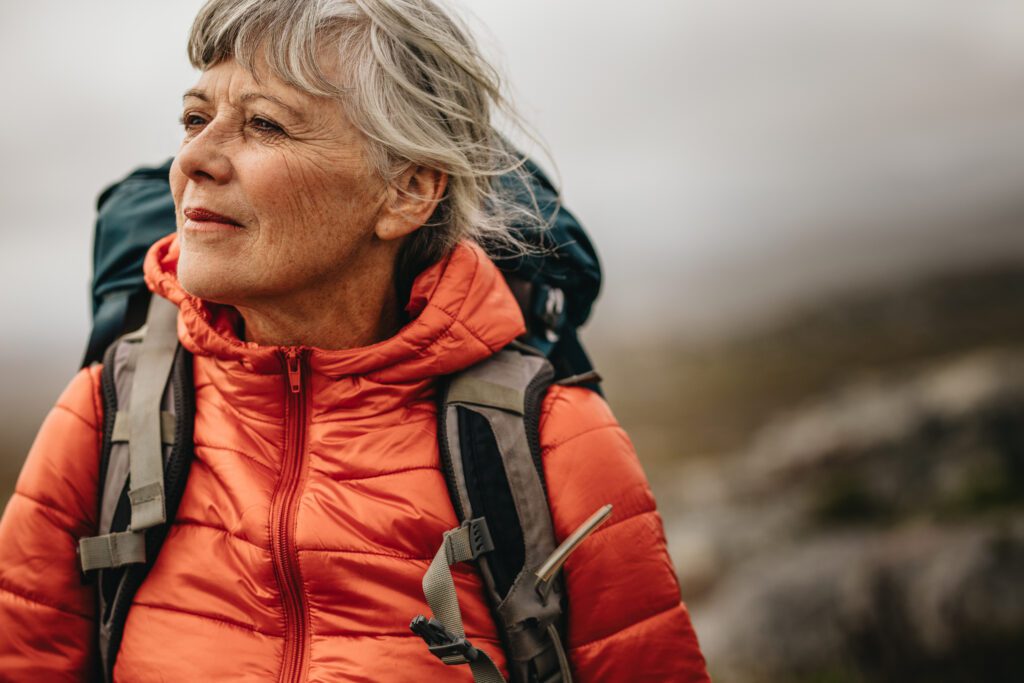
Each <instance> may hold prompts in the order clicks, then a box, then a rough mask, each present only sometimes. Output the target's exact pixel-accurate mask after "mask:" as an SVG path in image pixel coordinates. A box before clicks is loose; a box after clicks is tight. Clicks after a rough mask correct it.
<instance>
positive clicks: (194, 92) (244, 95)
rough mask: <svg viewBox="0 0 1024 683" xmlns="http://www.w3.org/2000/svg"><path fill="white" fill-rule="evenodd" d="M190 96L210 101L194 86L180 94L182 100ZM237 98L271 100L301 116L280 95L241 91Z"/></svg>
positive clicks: (243, 100) (250, 100) (243, 99)
mask: <svg viewBox="0 0 1024 683" xmlns="http://www.w3.org/2000/svg"><path fill="white" fill-rule="evenodd" d="M190 97H194V98H196V99H198V100H202V101H203V102H209V101H210V97H209V95H207V94H206V92H205V91H203V90H198V89H196V88H192V89H191V90H186V91H185V94H184V95H182V96H181V99H182V100H187V99H188V98H190ZM238 99H239V100H241V101H242V102H252V101H253V100H267V101H268V102H272V103H273V104H276V105H277V106H279V107H281V108H282V109H285V110H287V111H288V112H290V113H291V114H292V115H293V116H295V117H301V116H302V114H301V113H300V112H299V110H298V109H296V108H295V107H293V106H291V105H290V104H288V103H287V102H285V101H284V100H282V99H281V98H280V97H275V96H274V95H267V94H265V93H259V92H246V93H242V95H241V97H239V98H238Z"/></svg>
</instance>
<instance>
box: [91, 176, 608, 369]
mask: <svg viewBox="0 0 1024 683" xmlns="http://www.w3.org/2000/svg"><path fill="white" fill-rule="evenodd" d="M171 161H172V160H170V159H169V160H167V161H166V162H165V163H163V164H162V165H160V166H154V167H142V168H138V169H136V170H134V171H132V172H131V173H130V174H129V175H128V176H127V177H125V178H124V179H123V180H121V181H119V182H117V183H115V184H114V185H112V186H110V187H108V188H107V189H106V190H104V191H103V192H102V193H101V194H100V196H99V199H98V201H97V209H98V212H99V213H98V217H97V219H96V230H95V235H94V238H93V279H92V314H93V330H92V334H91V336H90V339H89V344H88V347H87V349H86V353H85V357H84V359H83V362H82V365H83V367H84V366H87V365H89V364H91V363H94V362H99V361H100V360H101V359H102V357H103V351H104V350H105V349H106V348H107V347H108V346H109V345H110V344H111V343H113V341H114V340H115V339H117V337H119V336H120V335H122V334H124V333H126V332H130V331H132V330H134V329H137V328H138V327H140V326H141V325H142V323H143V322H144V321H145V318H146V307H147V305H148V302H149V291H148V290H147V288H146V284H145V281H144V279H143V273H142V263H143V260H144V259H145V256H146V252H147V250H148V249H149V247H150V246H151V245H152V244H153V243H154V242H155V241H157V240H158V239H160V238H161V237H163V236H164V235H167V234H169V233H171V232H174V230H175V228H176V225H175V216H174V201H173V199H172V198H171V189H170V183H169V180H168V173H169V172H170V168H171ZM524 170H525V171H526V173H515V172H510V173H508V174H506V175H504V176H501V177H500V178H498V179H497V181H496V182H498V183H499V184H500V185H501V186H502V188H503V189H504V190H505V191H506V192H508V193H509V195H510V196H511V197H513V198H514V201H515V202H516V203H518V204H521V205H523V206H524V207H527V208H528V209H529V210H531V211H533V212H536V211H538V210H539V212H540V214H541V216H542V217H543V218H544V219H545V220H546V221H547V223H548V225H547V227H544V228H537V227H536V226H526V225H523V224H521V225H513V226H512V227H513V229H514V230H516V231H517V232H518V233H519V235H520V236H521V237H522V238H523V239H525V240H526V241H527V242H528V243H529V244H531V245H533V246H535V247H538V250H537V251H536V252H535V253H531V254H527V255H520V256H512V255H502V254H500V253H499V254H497V255H496V256H495V257H494V261H495V263H496V264H497V265H498V267H499V268H501V270H502V272H504V273H505V275H506V278H507V279H508V280H509V284H510V285H511V286H512V289H513V291H514V292H515V293H516V296H517V298H518V299H519V303H520V306H521V307H522V309H523V314H524V317H525V319H526V324H527V328H528V332H527V334H526V336H525V337H524V338H523V339H522V341H523V342H525V343H526V344H528V345H530V346H532V347H533V348H535V349H538V350H539V351H541V352H542V353H544V354H545V355H546V356H547V357H548V358H549V359H550V360H551V362H552V364H553V365H554V367H555V373H556V378H557V379H562V378H565V377H569V376H573V375H581V374H584V373H587V372H590V371H592V370H593V366H592V364H591V362H590V359H589V358H588V357H587V354H586V352H585V351H584V349H583V346H582V344H581V343H580V341H579V338H578V336H577V333H576V330H577V328H578V327H580V326H581V325H583V323H584V322H586V320H587V318H588V317H589V316H590V310H591V307H592V306H593V303H594V300H595V299H597V295H598V292H599V291H600V288H601V266H600V263H599V261H598V258H597V252H596V251H595V250H594V247H593V245H592V244H591V243H590V240H589V239H588V237H587V235H586V233H585V232H584V230H583V227H582V226H581V225H580V223H579V221H577V220H576V218H575V217H574V216H573V215H572V214H571V213H569V211H567V210H566V209H565V208H564V207H563V206H562V205H561V202H560V200H559V196H558V192H557V191H556V190H555V187H554V185H553V184H552V183H551V181H550V180H549V179H548V177H547V176H546V175H545V174H544V173H543V171H541V169H540V168H539V167H538V166H537V165H536V164H534V163H533V162H531V161H529V160H527V161H526V162H525V167H524Z"/></svg>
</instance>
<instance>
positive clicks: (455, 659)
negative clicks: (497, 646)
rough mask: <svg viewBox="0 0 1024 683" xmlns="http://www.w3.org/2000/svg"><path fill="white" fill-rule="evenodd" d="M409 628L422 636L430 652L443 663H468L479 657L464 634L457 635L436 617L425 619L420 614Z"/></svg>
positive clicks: (478, 651) (478, 652)
mask: <svg viewBox="0 0 1024 683" xmlns="http://www.w3.org/2000/svg"><path fill="white" fill-rule="evenodd" d="M409 629H410V630H411V631H412V632H413V633H415V634H416V635H418V636H419V637H420V638H422V639H423V641H424V642H425V643H426V644H427V648H428V649H429V650H430V653H431V654H432V655H434V656H435V657H437V658H438V659H440V660H441V661H442V662H444V663H445V664H469V663H470V662H475V661H476V660H477V659H479V657H480V650H478V649H476V648H475V647H473V644H472V643H470V642H469V641H468V640H466V638H465V636H463V637H461V638H459V637H457V636H456V635H455V634H454V633H452V632H451V631H449V630H448V629H446V628H445V627H444V626H442V625H441V622H439V621H438V620H437V619H427V618H426V617H425V616H423V615H422V614H421V615H419V616H417V617H416V618H414V619H413V620H412V623H410V624H409Z"/></svg>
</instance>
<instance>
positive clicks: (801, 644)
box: [664, 349, 1024, 683]
mask: <svg viewBox="0 0 1024 683" xmlns="http://www.w3.org/2000/svg"><path fill="white" fill-rule="evenodd" d="M1022 418H1024V352H1022V351H1020V350H1014V349H1001V350H989V351H977V352H972V353H969V354H963V355H960V356H956V357H952V358H948V359H946V360H945V361H941V362H933V363H930V364H928V365H926V366H923V367H921V366H919V367H917V368H913V369H906V370H903V371H901V372H900V373H891V374H890V376H889V377H886V378H872V379H868V380H862V381H858V382H856V383H852V384H850V385H848V386H845V387H841V388H839V389H837V390H835V391H833V392H830V393H828V394H826V395H824V396H822V397H820V398H819V399H818V400H816V401H808V402H806V403H805V404H804V405H803V406H801V407H800V408H799V409H794V410H789V411H787V412H786V413H785V414H782V415H780V416H778V417H777V418H776V419H774V420H772V421H771V422H769V423H768V424H766V425H765V426H764V427H763V429H761V430H760V431H759V432H758V433H757V434H756V436H755V437H754V438H753V439H752V441H751V445H750V447H749V448H747V449H745V450H744V451H742V452H740V453H737V454H734V455H732V456H729V457H723V458H719V459H717V460H712V459H706V460H703V461H700V462H691V463H684V464H683V465H681V471H680V472H678V476H677V478H676V481H677V482H679V483H678V484H677V485H676V486H677V490H676V491H675V492H674V493H675V494H676V495H669V496H666V497H665V498H667V499H668V500H669V501H670V502H669V503H668V504H667V505H666V506H665V510H664V514H665V515H666V518H667V520H668V524H667V526H668V529H669V542H670V547H671V548H672V550H673V552H674V556H675V557H676V559H677V562H678V565H679V574H680V579H681V583H682V585H683V587H684V597H685V598H686V599H687V600H688V601H689V603H690V608H691V610H692V612H693V615H694V620H695V623H696V626H697V630H698V633H699V635H700V637H701V641H702V644H703V646H704V649H705V653H706V655H707V657H708V661H709V663H710V666H711V669H712V672H713V673H714V674H715V676H716V677H717V679H718V680H722V681H728V682H729V683H762V682H772V683H774V682H779V681H785V682H786V683H790V682H800V681H807V682H810V681H820V682H824V681H831V682H833V683H843V682H850V683H852V682H854V681H901V682H904V681H936V682H949V683H951V682H953V681H965V682H966V681H980V680H985V681H995V682H1000V681H1021V680H1024V648H1021V647H1020V643H1021V642H1024V580H1022V579H1024V419H1022Z"/></svg>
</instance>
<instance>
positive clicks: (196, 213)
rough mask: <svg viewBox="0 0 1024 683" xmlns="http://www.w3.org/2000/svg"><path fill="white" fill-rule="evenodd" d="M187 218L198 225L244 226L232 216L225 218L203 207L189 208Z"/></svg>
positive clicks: (186, 213) (186, 212)
mask: <svg viewBox="0 0 1024 683" xmlns="http://www.w3.org/2000/svg"><path fill="white" fill-rule="evenodd" d="M184 213H185V216H186V217H187V218H188V219H189V220H191V221H195V222H196V223H221V224H223V225H234V226H237V227H239V228H240V227H242V224H241V223H239V222H238V221H236V220H235V219H234V218H232V217H231V216H225V215H224V214H220V213H216V212H215V211H210V210H209V209H204V208H203V207H201V206H200V207H196V208H188V209H185V211H184Z"/></svg>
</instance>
